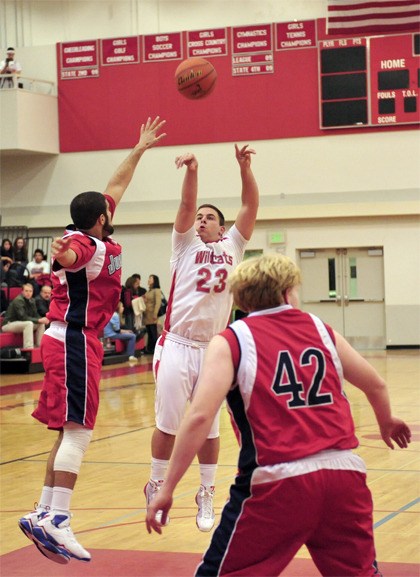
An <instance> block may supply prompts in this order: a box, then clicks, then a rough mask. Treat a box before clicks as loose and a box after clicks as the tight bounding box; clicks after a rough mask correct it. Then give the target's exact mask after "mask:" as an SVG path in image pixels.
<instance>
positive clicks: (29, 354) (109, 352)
mask: <svg viewBox="0 0 420 577" xmlns="http://www.w3.org/2000/svg"><path fill="white" fill-rule="evenodd" d="M0 236H1V240H2V239H3V238H8V239H9V240H10V241H11V242H12V244H13V242H14V240H15V238H16V237H18V236H21V237H23V238H24V239H25V240H26V245H27V247H28V259H31V258H32V255H33V252H34V250H35V249H37V248H40V249H41V250H42V251H43V252H44V254H47V255H49V254H50V253H51V243H52V241H53V238H52V237H51V236H32V235H30V234H29V230H28V228H27V227H24V226H11V227H0ZM1 240H0V242H1ZM1 288H2V290H4V291H5V295H6V298H7V301H8V302H10V301H12V300H13V299H14V298H15V297H16V296H17V295H19V294H20V293H21V292H22V288H21V287H14V286H2V287H1ZM3 315H4V311H2V316H0V329H1V325H2V323H3V318H4V316H3ZM144 346H145V341H144V339H140V340H139V341H138V342H137V343H136V355H138V356H140V350H141V349H143V348H144ZM9 347H12V348H14V349H19V351H20V356H18V357H15V358H6V357H4V356H3V354H4V352H5V351H4V349H6V348H9ZM2 349H3V352H2ZM104 351H105V355H104V360H103V364H104V365H109V364H116V363H124V362H126V361H127V360H128V355H126V354H125V347H124V343H123V342H122V341H117V340H116V341H113V342H112V346H111V348H108V349H104ZM43 370H44V369H43V366H42V360H41V351H40V349H39V347H35V348H33V349H24V348H23V335H22V334H20V333H19V334H14V333H3V332H2V331H1V330H0V373H2V374H10V373H37V372H41V371H43Z"/></svg>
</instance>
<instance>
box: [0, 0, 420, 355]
mask: <svg viewBox="0 0 420 577" xmlns="http://www.w3.org/2000/svg"><path fill="white" fill-rule="evenodd" d="M239 4H240V6H241V9H240V10H238V9H237V6H238V2H235V1H233V2H226V1H225V0H223V1H220V2H219V1H218V0H213V1H211V2H210V1H206V0H204V1H202V0H199V1H195V0H191V1H185V2H178V1H177V0H174V1H172V0H171V1H169V2H166V1H159V2H158V1H147V2H145V1H141V0H132V1H131V0H127V1H125V0H120V1H119V2H108V1H101V2H91V1H84V2H77V3H75V2H72V1H70V0H69V1H65V0H63V1H62V2H58V1H56V0H53V1H50V2H47V3H45V2H37V0H32V2H30V3H29V2H22V3H19V4H18V3H15V2H9V1H8V0H6V1H5V2H3V4H2V7H1V8H0V10H4V8H5V7H6V8H7V9H8V15H12V16H13V18H12V24H11V25H10V26H7V31H6V30H5V24H4V22H5V21H4V19H2V18H0V33H1V34H2V42H1V44H2V46H5V45H10V44H14V45H16V48H17V55H18V56H19V60H20V61H21V63H22V65H23V68H24V73H25V74H27V75H28V76H34V77H38V78H40V79H44V80H51V79H52V80H54V81H57V76H56V71H57V60H56V46H55V43H56V42H64V41H77V40H83V39H90V38H112V37H116V36H118V35H137V34H154V33H157V32H162V33H163V32H166V31H175V30H179V31H184V30H197V29H203V28H208V27H220V26H235V25H242V24H255V23H266V22H276V21H277V22H287V21H291V20H293V19H295V18H297V19H311V18H315V19H316V18H322V17H323V16H324V10H325V4H326V3H325V2H324V1H318V0H311V2H308V1H307V0H304V1H299V0H292V1H289V0H287V1H286V0H274V1H271V2H264V1H262V0H261V1H246V0H241V2H239ZM29 5H30V10H29ZM17 7H18V8H19V7H20V8H21V9H22V12H19V13H18V14H15V13H13V14H12V12H11V10H12V9H13V10H14V9H16V8H17ZM11 30H14V33H15V36H14V37H13V33H12V32H10V31H11ZM6 32H7V34H6ZM5 39H6V40H5ZM19 40H20V41H21V43H19ZM168 68H169V67H168ZM162 70H163V69H162ZM128 76H129V75H128ZM171 76H172V70H171ZM235 80H238V81H240V80H241V79H235ZM72 82H75V83H77V82H82V81H78V80H76V81H72ZM83 82H89V80H87V81H83ZM219 86H220V85H219ZM114 90H115V88H114V87H112V89H111V92H112V93H114ZM129 90H130V78H128V88H127V87H120V91H119V92H118V91H117V94H116V96H115V100H117V103H116V105H115V106H113V108H112V110H110V111H109V114H110V115H112V117H113V118H116V119H117V120H118V118H119V117H122V116H123V114H122V112H123V109H122V106H123V105H122V104H120V105H118V101H124V99H126V98H128V96H127V95H126V92H128V91H129ZM310 90H312V91H314V87H313V86H312V85H311V87H310ZM294 94H295V96H296V98H295V100H296V101H297V105H298V106H302V102H304V100H302V99H301V95H300V93H294ZM174 96H176V97H177V98H178V95H177V94H175V95H174ZM229 99H231V102H232V104H231V107H232V108H233V107H234V106H235V102H237V101H240V99H241V94H240V91H238V92H237V93H234V94H233V95H232V94H230V95H229ZM99 101H100V98H99ZM178 102H183V101H182V100H180V101H178ZM183 104H184V103H183ZM191 104H197V103H188V101H185V107H188V106H190V105H191ZM202 104H204V102H203V103H202ZM292 104H294V103H292ZM155 111H156V113H160V111H159V110H157V109H153V110H150V111H149V110H144V109H143V108H142V107H140V106H139V110H138V114H136V113H133V115H132V117H130V118H128V119H127V118H125V121H124V123H125V126H124V131H125V132H126V133H127V132H128V133H129V134H130V135H131V136H130V139H131V140H132V141H131V143H128V142H127V146H131V145H134V143H135V140H136V138H137V134H138V129H139V125H140V123H141V122H142V121H143V120H144V116H145V115H148V114H153V113H154V112H155ZM185 111H187V112H188V108H185ZM184 113H185V112H184ZM260 113H261V114H265V113H266V111H262V112H261V111H260ZM269 122H270V119H269V118H268V119H267V120H266V121H265V127H264V128H266V127H267V125H269ZM235 124H239V125H241V122H240V119H239V120H238V119H236V121H235ZM25 126H26V128H27V130H29V131H30V130H31V123H30V121H29V122H27V123H25ZM239 128H240V129H241V130H242V127H241V126H239ZM363 130H364V131H363V132H360V131H353V133H351V134H342V133H340V131H338V132H337V131H329V132H328V134H327V135H326V136H321V137H320V136H315V135H310V136H303V135H295V137H293V138H290V137H286V138H281V137H275V138H272V137H271V136H270V138H268V137H263V138H261V139H257V138H256V136H260V137H261V134H258V135H256V134H254V131H249V132H248V133H247V134H243V133H242V132H240V133H238V134H237V136H241V137H243V140H242V138H240V139H238V140H239V141H240V142H243V143H248V142H249V143H250V144H251V145H253V146H254V147H255V149H256V151H257V154H256V156H255V158H254V159H253V167H254V172H255V175H256V177H257V180H258V183H259V185H260V190H261V209H260V215H259V222H258V224H257V228H256V231H255V234H254V237H253V239H252V240H251V243H250V245H249V248H256V249H263V250H267V251H268V250H272V249H275V247H270V245H269V242H268V232H269V231H276V230H281V231H285V232H286V244H285V245H284V246H282V247H280V249H281V250H282V251H284V252H285V253H286V254H288V255H289V256H291V257H293V258H295V257H296V256H297V250H298V249H299V248H308V247H314V248H317V247H343V246H384V259H385V292H386V312H387V339H388V343H389V344H393V345H398V344H419V343H420V335H419V326H420V325H419V322H418V321H419V319H418V311H419V309H420V296H419V294H418V290H417V288H418V286H419V281H420V278H419V277H420V274H419V263H418V259H416V258H415V255H418V254H419V248H420V242H419V219H418V215H419V212H420V211H419V208H420V195H419V181H420V175H419V169H418V151H419V135H418V130H413V129H405V130H393V131H390V130H385V131H377V130H365V129H363ZM167 131H168V135H169V136H168V141H167V145H166V146H163V147H160V148H156V149H154V150H150V151H148V152H147V153H146V155H145V156H144V157H143V159H142V161H141V165H140V167H139V169H138V171H137V173H136V175H135V177H134V179H133V182H132V183H131V185H130V187H129V189H128V190H127V193H126V196H125V198H124V201H123V203H122V204H121V205H120V208H119V211H118V213H117V217H116V225H117V237H118V239H119V240H120V241H121V243H122V244H123V249H124V260H123V267H124V268H123V276H124V277H127V276H129V275H130V274H132V273H133V272H140V273H141V274H142V275H143V279H144V284H145V281H146V278H147V275H148V274H150V273H153V274H158V275H159V276H160V277H161V280H162V285H163V287H164V289H166V290H168V289H169V264H168V263H169V253H170V231H171V223H172V222H173V219H174V216H175V212H176V208H177V204H178V200H179V194H180V187H181V182H182V177H183V172H182V171H177V170H176V168H175V165H174V159H175V156H177V155H178V154H180V153H182V152H185V151H187V150H191V151H193V152H194V153H196V155H197V157H198V159H199V162H200V169H199V171H200V172H199V178H200V186H199V194H200V199H202V200H205V201H213V202H216V203H218V204H220V205H221V206H222V208H223V209H224V212H225V213H226V216H227V218H228V220H229V221H232V220H233V219H234V217H235V214H236V212H237V209H238V206H239V204H238V203H239V195H240V181H239V175H238V170H237V165H236V161H235V158H234V148H233V142H232V141H228V142H227V141H226V142H221V141H220V140H219V139H218V138H217V134H216V135H215V136H216V138H214V141H215V143H196V144H193V143H192V142H190V140H184V139H183V136H182V135H183V126H178V125H177V123H176V118H175V120H173V119H170V121H169V122H168V125H167ZM169 138H173V139H174V141H172V144H171V141H170V140H169ZM212 138H213V136H212ZM116 139H118V132H116ZM175 141H176V142H175ZM120 146H121V145H120ZM127 152H128V150H126V149H124V148H120V149H111V150H103V151H101V150H92V151H89V152H82V151H79V152H66V153H62V154H58V155H22V154H20V155H2V157H1V167H0V168H1V186H2V207H1V213H2V224H3V225H18V224H26V225H28V226H29V227H30V228H31V229H32V230H33V231H34V234H39V233H43V232H45V233H47V234H52V235H55V234H60V233H61V231H62V227H64V226H65V225H66V224H67V222H68V220H69V218H68V214H69V213H68V205H69V202H70V201H71V199H72V198H73V196H74V195H75V194H77V193H78V192H80V191H82V190H87V189H96V190H103V189H104V187H105V186H106V183H107V181H108V179H109V177H110V176H111V173H112V170H113V169H114V167H116V166H117V165H118V163H119V162H121V161H122V160H123V158H124V157H125V156H126V154H127ZM401 320H402V321H403V322H401Z"/></svg>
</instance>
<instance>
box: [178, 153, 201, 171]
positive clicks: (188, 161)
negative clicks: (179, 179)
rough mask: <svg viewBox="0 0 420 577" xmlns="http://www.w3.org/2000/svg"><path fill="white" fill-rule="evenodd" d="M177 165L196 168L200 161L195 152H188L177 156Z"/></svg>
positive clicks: (191, 168)
mask: <svg viewBox="0 0 420 577" xmlns="http://www.w3.org/2000/svg"><path fill="white" fill-rule="evenodd" d="M175 165H176V167H177V168H181V167H182V166H187V167H188V168H189V169H190V170H196V169H197V167H198V161H197V159H196V157H195V156H194V154H192V153H191V152H187V153H185V154H182V155H181V156H177V157H176V158H175Z"/></svg>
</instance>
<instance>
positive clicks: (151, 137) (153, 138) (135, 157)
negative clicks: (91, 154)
mask: <svg viewBox="0 0 420 577" xmlns="http://www.w3.org/2000/svg"><path fill="white" fill-rule="evenodd" d="M165 123H166V120H160V117H159V116H156V118H155V119H154V120H151V118H148V119H147V122H146V124H142V125H141V129H140V139H139V141H138V143H137V144H136V146H135V147H134V148H133V150H132V151H131V152H130V154H129V155H128V156H127V158H126V159H125V160H123V162H122V163H121V164H120V165H119V167H118V168H117V170H116V171H115V172H114V174H113V175H112V177H111V179H110V181H109V182H108V185H107V187H106V190H105V194H109V196H111V197H112V198H113V199H114V201H115V204H116V205H117V204H118V203H119V202H120V200H121V198H122V196H123V194H124V192H125V191H126V189H127V187H128V185H129V184H130V182H131V179H132V178H133V174H134V171H135V170H136V167H137V164H138V163H139V160H140V158H141V157H142V156H143V154H144V152H145V151H146V150H147V149H149V148H152V147H153V146H156V145H157V144H159V142H160V141H161V140H162V138H164V137H165V136H166V133H165V132H164V133H162V134H159V131H160V130H161V129H162V127H163V126H164V124H165Z"/></svg>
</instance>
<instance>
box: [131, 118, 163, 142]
mask: <svg viewBox="0 0 420 577" xmlns="http://www.w3.org/2000/svg"><path fill="white" fill-rule="evenodd" d="M164 124H166V120H160V116H156V118H155V119H154V120H152V119H151V118H150V116H149V118H148V119H147V122H146V124H142V125H141V129H140V140H139V144H138V146H139V147H140V148H152V146H156V144H158V143H159V142H160V141H161V140H162V138H165V136H166V132H163V133H162V134H158V132H159V130H160V129H161V128H162V126H164Z"/></svg>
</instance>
